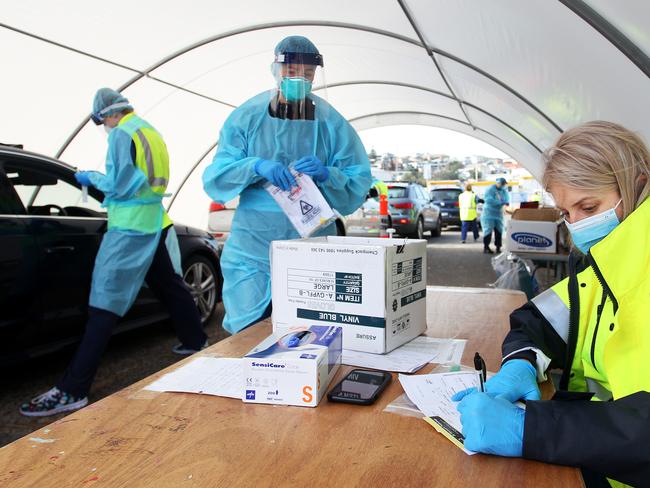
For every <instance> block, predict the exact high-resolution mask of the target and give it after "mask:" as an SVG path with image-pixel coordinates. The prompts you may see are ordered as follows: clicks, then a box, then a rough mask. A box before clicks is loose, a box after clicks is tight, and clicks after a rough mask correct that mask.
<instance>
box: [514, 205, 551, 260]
mask: <svg viewBox="0 0 650 488" xmlns="http://www.w3.org/2000/svg"><path fill="white" fill-rule="evenodd" d="M560 222H562V217H561V214H560V211H559V210H558V209H556V208H519V209H517V210H515V212H514V213H513V215H512V218H511V219H510V222H509V223H508V231H507V233H506V249H507V250H508V251H510V252H517V251H519V252H536V253H551V254H552V253H556V252H557V249H558V224H559V223H560Z"/></svg>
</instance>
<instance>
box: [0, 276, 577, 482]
mask: <svg viewBox="0 0 650 488" xmlns="http://www.w3.org/2000/svg"><path fill="white" fill-rule="evenodd" d="M524 302H525V297H524V295H523V293H521V292H518V291H512V290H491V289H477V288H473V289H472V288H446V287H429V288H428V290H427V310H428V311H427V316H428V317H427V318H428V326H429V328H428V331H427V334H428V335H431V336H435V337H451V336H458V337H462V338H467V339H468V344H467V347H466V349H465V352H464V355H463V363H464V364H468V365H470V364H472V362H471V358H472V355H473V354H474V352H475V351H476V350H480V351H481V354H482V355H483V356H484V357H485V359H486V361H487V365H488V368H489V369H491V370H496V369H498V366H499V359H500V345H501V341H502V338H503V336H504V334H505V333H506V331H507V329H508V314H509V313H510V311H512V310H513V309H514V308H516V307H518V306H520V305H522V304H523V303H524ZM270 331H271V325H270V324H269V323H268V322H267V323H261V324H258V325H256V326H255V327H252V328H250V329H248V330H246V331H244V332H242V333H241V334H239V335H237V336H234V337H230V338H228V339H226V340H224V341H221V342H219V343H217V344H215V345H214V346H212V347H210V348H208V349H206V350H205V351H202V352H201V354H203V355H215V354H217V355H221V356H241V355H243V354H245V353H246V352H248V351H249V350H250V349H251V348H252V347H253V346H255V345H256V344H257V343H258V342H259V341H260V340H261V339H263V338H264V337H265V336H266V335H267V334H269V333H270ZM188 360H191V358H189V359H186V360H184V361H181V362H180V363H177V364H175V365H173V366H171V367H169V368H167V369H165V370H163V371H161V372H159V373H156V374H154V375H152V376H150V377H149V378H146V379H144V380H142V381H140V382H138V383H135V384H134V385H131V386H130V387H128V388H125V389H124V390H121V391H119V392H117V393H115V394H113V395H111V396H109V397H106V398H104V399H103V400H101V401H98V402H96V403H93V404H92V405H89V406H88V407H86V408H84V409H83V410H81V411H78V412H74V413H72V414H71V415H69V416H67V417H65V418H63V419H61V420H59V421H57V422H54V423H53V424H50V425H49V426H47V427H45V428H42V429H39V430H37V431H36V432H34V433H32V434H29V435H27V436H25V437H23V438H22V439H19V440H17V441H15V442H13V443H12V444H9V445H8V446H5V447H4V448H2V449H0V486H11V487H12V488H17V487H27V486H30V487H32V486H44V487H49V486H57V487H59V486H61V487H63V486H80V487H91V486H110V487H122V486H123V487H141V486H144V487H149V486H151V487H154V486H155V487H166V486H170V487H177V486H200V487H221V486H223V487H233V486H256V487H257V486H260V487H261V486H274V487H276V486H319V487H320V486H335V487H350V486H370V487H375V486H381V487H387V486H440V487H455V486H459V487H461V486H463V487H464V486H481V487H482V488H485V487H503V486H517V487H539V486H562V487H572V486H575V487H578V486H583V484H582V478H581V476H580V474H579V472H578V470H576V469H573V468H566V467H560V466H553V465H547V464H542V463H537V462H534V461H526V460H523V459H506V458H499V457H496V456H486V455H481V454H479V455H475V456H471V457H470V456H467V455H466V454H464V453H463V452H462V451H460V450H459V449H458V448H457V447H455V446H454V445H452V444H451V443H450V442H449V441H448V440H446V439H445V438H444V437H443V436H442V435H440V434H438V433H437V432H436V431H435V430H434V429H433V428H431V427H430V426H428V425H427V424H426V423H425V422H424V421H422V420H421V419H418V418H414V417H404V416H399V415H396V414H392V413H385V412H383V410H384V408H385V407H386V405H387V404H388V403H390V402H391V401H393V400H394V399H395V398H396V397H397V396H399V395H401V394H402V388H401V386H400V384H399V382H398V381H397V378H394V381H392V382H391V385H390V386H389V388H388V389H387V390H386V391H385V392H384V393H383V394H382V396H381V397H380V399H379V400H378V402H377V403H376V404H375V405H373V406H369V407H364V406H355V405H346V404H340V403H339V404H335V403H329V402H327V400H323V401H322V402H321V404H320V405H319V406H318V407H317V408H304V407H285V406H272V405H255V404H245V403H242V402H241V401H239V400H235V399H229V398H220V397H211V396H204V395H191V394H183V393H155V392H149V391H143V390H142V388H143V387H144V386H145V385H147V384H149V383H151V382H152V381H153V380H154V378H157V377H159V376H161V375H162V374H164V373H167V372H169V371H171V370H173V369H175V368H177V367H178V366H179V365H181V364H183V363H184V362H187V361H188ZM349 369H350V368H349V367H347V366H344V367H342V368H341V371H339V373H338V376H337V378H335V381H338V380H339V379H340V378H341V376H342V375H343V374H345V373H346V372H347V371H348V370H349ZM428 369H431V368H430V367H429V368H428ZM425 371H426V370H425Z"/></svg>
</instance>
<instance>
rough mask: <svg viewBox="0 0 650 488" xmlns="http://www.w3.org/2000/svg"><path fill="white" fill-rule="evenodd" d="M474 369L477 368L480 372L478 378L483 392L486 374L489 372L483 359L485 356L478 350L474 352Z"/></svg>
mask: <svg viewBox="0 0 650 488" xmlns="http://www.w3.org/2000/svg"><path fill="white" fill-rule="evenodd" d="M474 369H476V372H477V373H478V380H479V384H480V386H481V392H484V391H485V387H484V384H485V376H486V374H487V370H486V366H485V361H483V358H482V357H481V355H480V354H479V353H478V352H477V353H476V354H474Z"/></svg>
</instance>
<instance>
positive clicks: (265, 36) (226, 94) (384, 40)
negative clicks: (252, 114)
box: [152, 27, 449, 105]
mask: <svg viewBox="0 0 650 488" xmlns="http://www.w3.org/2000/svg"><path fill="white" fill-rule="evenodd" d="M298 31H300V32H302V33H304V34H305V35H307V36H308V37H309V38H310V39H311V40H312V41H313V42H314V44H316V46H317V47H318V49H319V51H320V52H321V54H322V55H323V58H324V62H325V67H324V70H323V71H324V74H325V82H326V83H327V84H337V83H345V82H348V81H351V80H389V81H395V82H402V83H406V82H409V83H415V84H419V85H422V86H425V87H427V88H430V89H432V90H437V91H441V92H444V93H449V92H448V90H447V88H446V86H445V84H444V81H443V80H442V78H441V77H440V75H439V74H438V72H437V71H436V69H435V66H434V64H433V62H432V61H431V59H430V58H429V57H428V56H427V53H426V51H425V50H424V49H423V48H421V47H418V46H415V45H413V44H409V43H406V42H402V41H400V40H397V39H394V38H390V37H386V36H383V35H379V34H375V33H368V32H360V31H356V30H352V29H345V28H338V27H306V28H304V29H298ZM296 32H297V29H295V28H286V27H282V28H274V29H265V30H262V31H257V32H254V33H246V34H239V35H236V36H232V37H228V38H225V39H221V40H219V41H216V42H213V43H210V44H206V45H204V46H201V47H200V48H197V49H194V50H193V51H190V52H188V53H187V54H184V55H183V56H180V57H178V58H176V59H174V60H172V61H169V62H168V63H166V64H164V65H163V66H161V67H160V68H158V69H156V70H154V71H153V72H152V74H153V75H154V76H156V77H158V78H160V79H164V80H166V81H170V82H173V83H175V84H178V85H181V86H184V87H186V88H189V89H191V90H194V91H198V92H201V93H205V94H207V95H210V96H212V97H215V98H218V99H219V100H223V101H225V102H227V103H231V104H233V105H239V104H241V103H243V102H244V101H245V100H247V99H248V98H250V97H252V96H253V95H255V94H257V93H259V92H261V91H264V90H268V89H269V88H272V87H274V86H275V83H276V82H275V80H274V79H273V76H272V74H271V70H270V66H271V63H272V61H273V49H274V47H275V45H276V44H277V43H278V42H279V41H280V40H281V39H283V38H284V37H286V36H289V35H292V34H295V33H296ZM315 88H316V89H317V88H319V85H318V84H317V85H316V86H315ZM316 91H317V92H318V90H316Z"/></svg>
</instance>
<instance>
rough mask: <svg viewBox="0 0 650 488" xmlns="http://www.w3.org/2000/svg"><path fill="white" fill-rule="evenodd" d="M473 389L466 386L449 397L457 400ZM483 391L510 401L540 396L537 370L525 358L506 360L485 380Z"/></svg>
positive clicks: (538, 397) (539, 397) (534, 398)
mask: <svg viewBox="0 0 650 488" xmlns="http://www.w3.org/2000/svg"><path fill="white" fill-rule="evenodd" d="M475 391H476V388H468V389H467V390H463V391H459V392H458V393H456V394H455V395H454V396H452V397H451V399H452V400H453V401H455V402H457V401H460V400H462V399H463V398H464V397H466V396H467V395H469V394H470V393H473V392H475ZM485 393H487V394H488V395H490V396H491V397H501V398H505V399H506V400H508V401H509V402H512V403H514V402H516V401H517V400H522V399H523V400H539V399H541V398H542V395H541V393H540V392H539V387H538V386H537V370H536V369H535V367H534V366H533V365H532V364H530V362H528V361H526V360H525V359H512V360H510V361H506V362H505V363H504V364H503V366H501V370H500V371H499V372H498V373H497V374H495V375H494V376H493V377H492V378H490V379H489V380H487V381H486V382H485Z"/></svg>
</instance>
